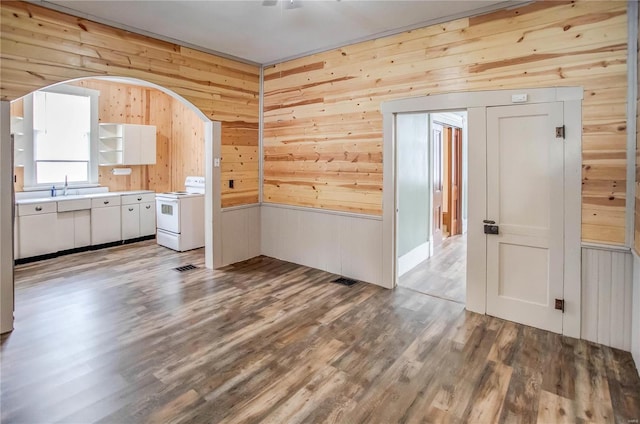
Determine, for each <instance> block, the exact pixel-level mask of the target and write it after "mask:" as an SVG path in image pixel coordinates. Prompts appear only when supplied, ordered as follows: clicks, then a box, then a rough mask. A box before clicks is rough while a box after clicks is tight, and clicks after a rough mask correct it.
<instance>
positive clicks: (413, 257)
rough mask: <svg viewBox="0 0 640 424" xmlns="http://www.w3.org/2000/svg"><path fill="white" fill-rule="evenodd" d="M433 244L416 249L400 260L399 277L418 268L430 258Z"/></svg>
mask: <svg viewBox="0 0 640 424" xmlns="http://www.w3.org/2000/svg"><path fill="white" fill-rule="evenodd" d="M430 246H431V243H429V242H426V243H423V244H421V245H420V246H418V247H416V248H415V249H413V250H412V251H410V252H408V253H406V254H405V255H403V256H400V257H399V258H398V277H402V276H403V275H404V274H406V273H407V272H409V271H411V270H412V269H413V268H415V267H416V266H418V264H420V263H421V262H423V261H426V260H427V259H428V258H429V250H430Z"/></svg>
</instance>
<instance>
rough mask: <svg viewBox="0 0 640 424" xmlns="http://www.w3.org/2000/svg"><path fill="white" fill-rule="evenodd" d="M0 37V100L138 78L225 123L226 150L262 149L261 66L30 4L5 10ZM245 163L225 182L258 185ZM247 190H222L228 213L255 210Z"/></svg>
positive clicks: (6, 5) (254, 193) (1, 6)
mask: <svg viewBox="0 0 640 424" xmlns="http://www.w3.org/2000/svg"><path fill="white" fill-rule="evenodd" d="M0 36H1V37H2V38H1V40H0V42H1V44H0V59H1V60H2V66H1V69H0V80H1V81H2V84H1V86H0V99H1V100H14V99H17V98H20V97H22V96H24V95H26V94H28V93H30V92H32V91H35V90H37V89H40V88H43V87H46V86H49V85H51V84H55V83H59V82H63V81H68V80H70V79H75V78H80V77H91V76H107V75H109V76H120V77H132V78H139V79H141V80H144V81H149V82H152V83H155V84H158V85H161V86H163V87H166V88H168V89H171V90H173V91H174V92H176V93H177V94H179V95H181V96H182V97H184V98H185V99H187V100H188V101H189V102H191V103H192V104H194V105H195V106H196V107H197V108H198V109H200V110H201V111H202V112H203V113H204V114H205V115H206V116H207V117H209V118H210V119H212V120H216V121H221V122H222V128H223V139H222V144H223V145H233V143H235V145H243V146H255V147H256V148H257V146H258V117H259V114H260V111H259V102H258V99H259V86H260V81H259V80H260V69H259V67H258V66H255V65H249V64H245V63H241V62H238V61H234V60H230V59H225V58H222V57H218V56H215V55H211V54H208V53H203V52H200V51H197V50H194V49H190V48H186V47H182V46H179V45H176V44H172V43H168V42H165V41H160V40H156V39H152V38H149V37H145V36H142V35H138V34H133V33H130V32H128V31H123V30H120V29H116V28H112V27H109V26H106V25H102V24H98V23H95V22H92V21H89V20H86V19H83V18H76V17H73V16H70V15H66V14H64V13H60V12H56V11H53V10H49V9H46V8H43V7H40V6H37V5H35V4H32V3H25V2H11V1H3V2H2V3H0ZM225 135H226V136H227V138H225ZM240 143H242V144H240ZM226 154H227V155H231V156H229V157H223V158H222V160H223V162H225V161H226V162H230V163H235V162H240V160H239V155H240V153H239V151H237V150H229V149H227V150H226ZM234 155H235V156H234ZM241 163H243V167H244V169H243V171H242V174H238V176H236V174H235V172H236V169H237V168H234V169H229V170H227V176H228V177H229V176H233V178H235V179H239V180H242V179H243V178H245V179H247V178H246V177H245V176H247V175H250V176H251V177H253V178H255V179H256V181H257V178H258V176H257V175H258V162H257V161H256V162H241ZM158 183H160V182H159V181H158ZM163 183H164V182H163ZM247 187H248V186H247ZM247 187H245V188H244V189H243V193H242V195H238V194H236V193H238V192H239V191H238V190H229V189H226V188H225V187H224V186H223V187H222V205H223V206H230V205H236V204H245V203H255V202H256V201H257V200H258V188H257V185H256V187H255V189H253V190H250V189H249V188H247Z"/></svg>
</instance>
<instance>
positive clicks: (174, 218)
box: [156, 198, 180, 234]
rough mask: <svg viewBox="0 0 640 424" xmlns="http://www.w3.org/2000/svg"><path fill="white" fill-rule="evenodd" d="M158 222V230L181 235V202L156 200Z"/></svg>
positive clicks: (176, 200)
mask: <svg viewBox="0 0 640 424" xmlns="http://www.w3.org/2000/svg"><path fill="white" fill-rule="evenodd" d="M156 220H157V223H158V224H157V225H158V229H160V230H165V231H170V232H172V233H176V234H179V233H180V201H179V200H178V199H161V198H156Z"/></svg>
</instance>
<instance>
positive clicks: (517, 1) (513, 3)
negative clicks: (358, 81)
mask: <svg viewBox="0 0 640 424" xmlns="http://www.w3.org/2000/svg"><path fill="white" fill-rule="evenodd" d="M534 2H535V0H510V1H505V2H503V3H498V4H493V5H490V6H485V7H480V8H478V9H474V10H470V11H467V12H461V13H454V14H452V15H447V16H443V17H442V18H438V19H431V20H428V21H422V22H418V23H417V24H412V25H407V26H403V27H400V28H395V29H390V30H387V31H382V32H377V33H375V34H371V35H368V36H366V37H360V38H354V39H352V40H349V41H347V42H344V43H339V44H335V45H333V46H330V47H322V48H320V49H315V50H310V51H308V52H304V53H300V54H296V55H293V56H287V57H284V58H282V59H278V60H276V61H271V62H267V63H264V64H263V65H262V66H264V67H269V66H273V65H277V64H278V63H284V62H288V61H290V60H295V59H300V58H301V57H306V56H311V55H313V54H317V53H324V52H328V51H331V50H335V49H339V48H341V47H347V46H350V45H352V44H357V43H362V42H365V41H371V40H377V39H379V38H384V37H389V36H391V35H396V34H401V33H403V32H407V31H412V30H414V29H418V28H424V27H428V26H432V25H438V24H442V23H445V22H451V21H455V20H456V19H462V18H470V17H472V16H479V15H484V14H487V13H491V12H495V11H497V10H508V9H514V8H517V7H522V6H524V5H526V4H529V3H534Z"/></svg>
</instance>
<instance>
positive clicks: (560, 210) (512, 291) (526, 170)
mask: <svg viewBox="0 0 640 424" xmlns="http://www.w3.org/2000/svg"><path fill="white" fill-rule="evenodd" d="M561 126H563V108H562V103H560V102H558V103H543V104H529V105H514V106H504V107H490V108H487V220H488V221H495V225H496V226H498V227H499V234H498V235H487V236H486V242H487V314H489V315H493V316H496V317H499V318H504V319H507V320H510V321H515V322H519V323H522V324H526V325H531V326H533V327H537V328H542V329H545V330H549V331H553V332H556V333H562V311H560V310H556V309H555V299H562V296H563V285H564V283H563V281H564V271H563V264H564V258H563V243H564V237H563V234H564V228H563V214H564V196H563V187H564V172H563V171H564V140H563V138H556V127H561Z"/></svg>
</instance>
